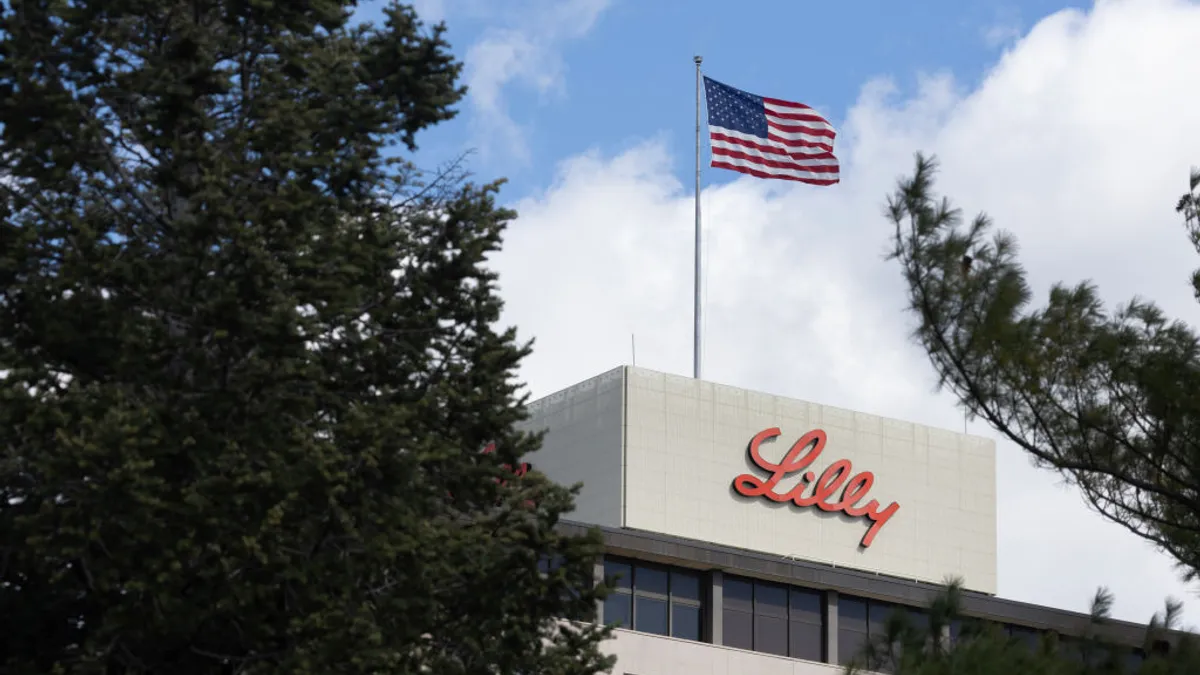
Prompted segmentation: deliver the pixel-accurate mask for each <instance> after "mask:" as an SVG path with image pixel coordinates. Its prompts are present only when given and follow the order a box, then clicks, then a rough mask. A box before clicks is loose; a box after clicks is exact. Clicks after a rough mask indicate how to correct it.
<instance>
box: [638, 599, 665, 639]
mask: <svg viewBox="0 0 1200 675" xmlns="http://www.w3.org/2000/svg"><path fill="white" fill-rule="evenodd" d="M633 598H634V601H633V616H634V617H635V618H634V622H633V628H634V630H640V631H642V632H643V633H654V634H656V635H666V634H667V599H666V598H656V597H653V596H649V595H637V594H636V593H635V594H634V596H633Z"/></svg>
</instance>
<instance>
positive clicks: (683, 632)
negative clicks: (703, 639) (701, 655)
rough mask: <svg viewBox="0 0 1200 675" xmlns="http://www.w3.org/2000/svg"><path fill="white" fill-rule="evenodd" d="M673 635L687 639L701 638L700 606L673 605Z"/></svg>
mask: <svg viewBox="0 0 1200 675" xmlns="http://www.w3.org/2000/svg"><path fill="white" fill-rule="evenodd" d="M671 637H677V638H683V639H685V640H699V639H700V608H699V607H696V606H693V605H674V604H673V605H671Z"/></svg>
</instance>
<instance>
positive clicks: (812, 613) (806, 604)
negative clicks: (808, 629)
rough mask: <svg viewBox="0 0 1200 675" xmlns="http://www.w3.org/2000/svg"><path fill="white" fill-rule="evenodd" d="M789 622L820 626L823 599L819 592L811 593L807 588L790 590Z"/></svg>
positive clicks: (822, 613)
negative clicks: (802, 622)
mask: <svg viewBox="0 0 1200 675" xmlns="http://www.w3.org/2000/svg"><path fill="white" fill-rule="evenodd" d="M790 604H791V620H792V621H804V622H805V623H812V624H816V625H818V626H819V625H821V617H822V615H824V613H825V612H824V605H825V598H824V596H822V595H821V592H820V591H812V590H809V589H807V588H793V589H792V590H791V602H790Z"/></svg>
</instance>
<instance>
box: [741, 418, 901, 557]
mask: <svg viewBox="0 0 1200 675" xmlns="http://www.w3.org/2000/svg"><path fill="white" fill-rule="evenodd" d="M780 433H781V432H780V431H779V429H778V428H777V427H772V428H770V429H764V430H762V431H760V432H758V433H757V434H755V435H754V438H752V439H750V446H749V448H748V451H749V454H750V461H751V462H754V465H755V466H757V467H758V468H760V469H762V470H763V471H766V472H767V473H768V474H769V475H768V476H767V478H766V480H764V479H762V478H759V477H758V476H755V475H753V474H748V473H744V474H742V475H740V476H738V477H737V478H734V479H733V489H734V490H735V491H737V493H738V494H740V495H742V496H743V497H763V498H765V499H769V500H771V501H773V502H780V503H782V502H791V503H793V504H795V505H796V506H799V507H802V508H803V507H809V506H815V507H817V508H818V509H821V510H822V511H825V512H828V513H838V512H840V513H844V514H846V515H847V516H850V517H851V518H866V519H868V520H870V521H871V526H870V527H869V528H868V529H867V532H866V534H864V535H863V538H862V541H861V542H859V545H860V546H862V547H863V548H866V547H868V546H870V545H871V542H873V541H875V535H877V534H879V530H881V529H883V526H884V525H886V524H887V522H888V520H890V519H891V517H892V516H893V515H895V513H896V511H898V510H899V509H900V505H899V504H897V503H895V502H892V503H891V504H889V505H888V506H886V507H884V508H880V503H879V501H878V500H875V499H872V500H871V501H869V502H867V503H866V504H863V505H861V506H859V505H858V503H859V502H860V501H861V500H863V499H864V498H866V496H867V493H868V492H870V491H871V487H872V486H873V485H874V484H875V474H873V473H871V472H870V471H863V472H860V473H857V474H855V473H854V466H853V465H852V464H851V463H850V460H848V459H839V460H837V461H835V462H833V463H832V464H830V465H829V466H827V467H825V470H824V471H822V472H821V475H820V476H818V475H817V474H816V472H814V471H810V470H809V467H810V466H812V465H813V464H814V463H816V461H817V458H818V457H820V456H821V452H823V451H824V450H825V441H826V436H825V432H824V431H822V430H820V429H813V430H812V431H810V432H808V433H807V434H804V435H803V436H801V437H800V440H798V441H796V442H795V443H794V444H793V445H792V447H791V448H790V449H789V450H788V451H787V454H785V455H784V456H783V459H781V460H780V461H779V463H778V464H776V463H774V462H771V461H770V460H768V459H766V458H765V457H763V456H762V450H761V447H762V444H763V443H765V442H766V441H769V440H771V439H773V438H775V437H777V436H779V434H780ZM793 475H799V478H800V481H799V482H798V483H797V484H796V485H795V486H794V487H793V488H792V489H790V490H787V491H786V492H780V491H778V490H777V489H776V488H777V487H778V486H779V483H780V482H781V481H782V480H783V479H785V478H787V477H789V476H793ZM810 488H811V490H810Z"/></svg>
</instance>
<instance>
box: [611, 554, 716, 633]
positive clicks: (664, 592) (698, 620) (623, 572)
mask: <svg viewBox="0 0 1200 675" xmlns="http://www.w3.org/2000/svg"><path fill="white" fill-rule="evenodd" d="M700 576H701V575H700V573H699V572H694V571H691V570H685V569H679V568H672V567H665V566H661V565H649V564H642V563H633V562H626V561H622V560H616V559H611V558H606V559H605V561H604V577H605V578H606V579H607V580H608V581H609V582H610V583H613V584H614V585H615V586H616V588H615V589H614V590H613V591H612V592H611V593H609V595H608V597H607V598H605V599H604V622H605V623H611V624H617V625H619V626H622V627H624V628H632V629H633V630H637V631H642V632H645V633H654V634H656V635H670V636H671V637H677V638H684V639H686V640H699V639H700V638H701V635H702V624H703V622H702V617H703V607H702V605H703V603H702V602H701V597H702V596H701V584H700Z"/></svg>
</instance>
